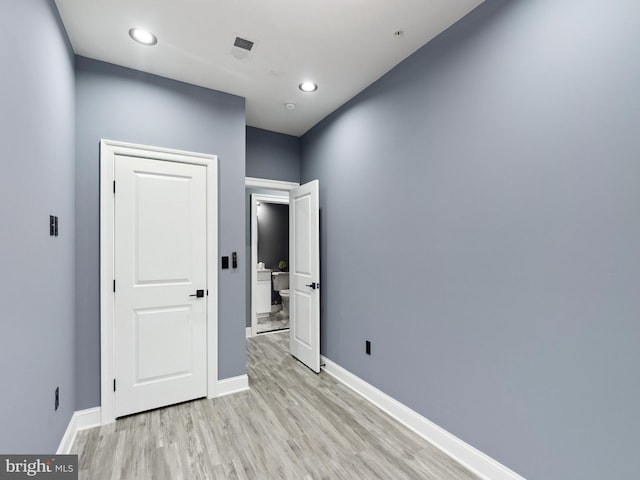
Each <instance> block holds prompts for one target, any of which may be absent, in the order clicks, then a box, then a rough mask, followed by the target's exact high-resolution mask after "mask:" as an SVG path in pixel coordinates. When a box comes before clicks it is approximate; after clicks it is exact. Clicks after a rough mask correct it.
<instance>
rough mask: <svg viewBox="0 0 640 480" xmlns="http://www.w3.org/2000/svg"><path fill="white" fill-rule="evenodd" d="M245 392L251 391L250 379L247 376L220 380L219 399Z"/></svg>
mask: <svg viewBox="0 0 640 480" xmlns="http://www.w3.org/2000/svg"><path fill="white" fill-rule="evenodd" d="M245 390H249V377H248V376H247V375H246V374H244V375H238V376H237V377H231V378H225V379H223V380H218V395H217V396H218V397H224V396H225V395H231V394H232V393H240V392H244V391H245Z"/></svg>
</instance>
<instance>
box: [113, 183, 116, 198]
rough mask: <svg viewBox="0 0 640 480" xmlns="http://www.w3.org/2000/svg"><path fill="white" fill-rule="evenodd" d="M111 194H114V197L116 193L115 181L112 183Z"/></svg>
mask: <svg viewBox="0 0 640 480" xmlns="http://www.w3.org/2000/svg"><path fill="white" fill-rule="evenodd" d="M113 193H114V195H115V193H116V181H115V180H114V181H113Z"/></svg>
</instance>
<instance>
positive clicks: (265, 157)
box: [247, 127, 300, 182]
mask: <svg viewBox="0 0 640 480" xmlns="http://www.w3.org/2000/svg"><path fill="white" fill-rule="evenodd" d="M247 177H256V178H268V179H270V180H282V181H286V182H299V181H300V138H299V137H293V136H291V135H285V134H282V133H275V132H270V131H268V130H263V129H261V128H255V127H247Z"/></svg>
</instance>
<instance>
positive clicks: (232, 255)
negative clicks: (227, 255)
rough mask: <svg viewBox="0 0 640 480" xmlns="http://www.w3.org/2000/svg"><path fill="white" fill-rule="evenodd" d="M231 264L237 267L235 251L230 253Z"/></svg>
mask: <svg viewBox="0 0 640 480" xmlns="http://www.w3.org/2000/svg"><path fill="white" fill-rule="evenodd" d="M231 266H232V267H233V268H238V254H237V253H236V252H233V253H232V254H231Z"/></svg>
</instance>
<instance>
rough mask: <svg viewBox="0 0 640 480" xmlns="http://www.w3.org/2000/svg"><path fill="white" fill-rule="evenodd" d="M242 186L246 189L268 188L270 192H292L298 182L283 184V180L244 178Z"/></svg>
mask: <svg viewBox="0 0 640 480" xmlns="http://www.w3.org/2000/svg"><path fill="white" fill-rule="evenodd" d="M244 185H245V187H247V188H268V189H271V190H286V191H289V190H293V189H294V188H296V187H299V186H300V184H299V183H298V182H285V181H283V180H270V179H268V178H255V177H245V178H244Z"/></svg>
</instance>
